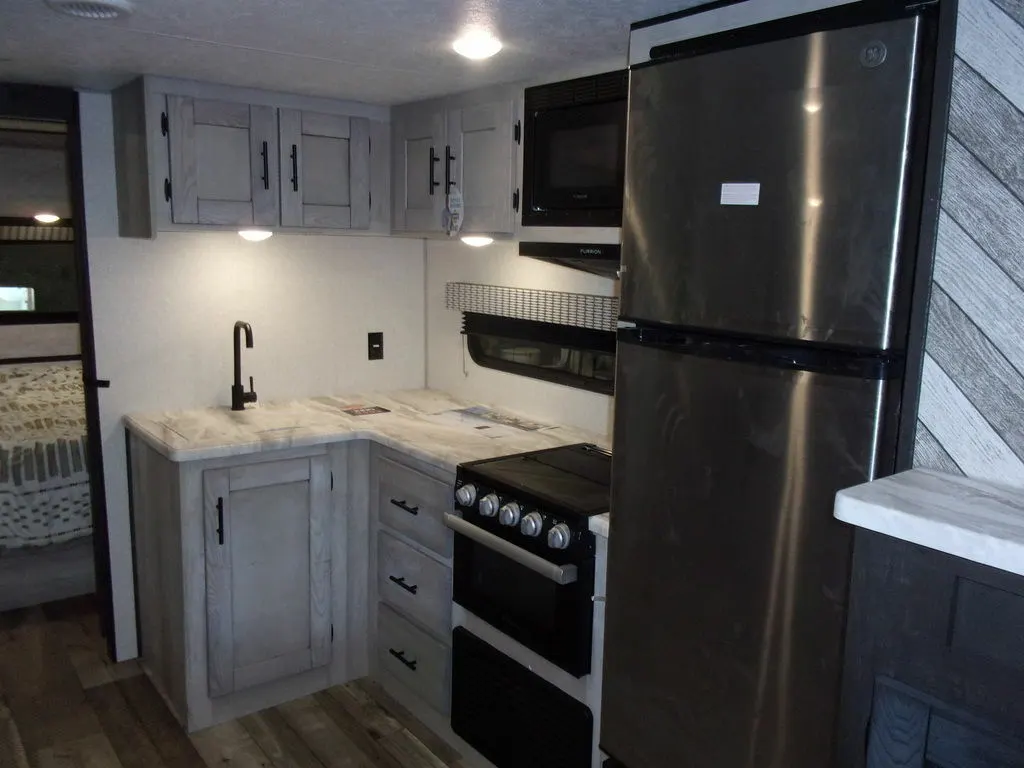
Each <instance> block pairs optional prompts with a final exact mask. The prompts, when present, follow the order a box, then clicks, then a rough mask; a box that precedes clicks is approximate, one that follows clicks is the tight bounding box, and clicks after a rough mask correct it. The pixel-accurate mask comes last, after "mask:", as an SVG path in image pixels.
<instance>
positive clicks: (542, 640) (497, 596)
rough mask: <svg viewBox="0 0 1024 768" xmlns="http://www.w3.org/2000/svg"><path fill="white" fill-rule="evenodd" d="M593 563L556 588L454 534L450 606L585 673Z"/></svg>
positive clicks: (576, 672) (568, 668)
mask: <svg viewBox="0 0 1024 768" xmlns="http://www.w3.org/2000/svg"><path fill="white" fill-rule="evenodd" d="M593 586H594V561H593V559H592V558H591V559H590V560H588V561H586V562H584V563H583V564H581V565H580V566H579V578H578V580H577V581H575V582H573V583H572V584H566V585H558V584H556V583H555V582H553V581H551V580H550V579H547V578H545V577H543V576H541V575H539V574H537V573H534V572H533V571H531V570H529V569H527V568H525V567H523V566H521V565H519V564H517V563H515V562H513V561H511V560H509V559H508V558H507V557H505V556H504V555H499V554H498V553H496V552H495V551H494V550H491V549H488V548H487V547H485V546H483V545H482V544H477V543H475V542H473V541H470V540H469V539H467V538H466V537H464V536H460V535H458V534H456V536H455V579H454V598H455V602H456V603H458V604H459V605H461V606H462V607H463V608H465V609H466V610H468V611H469V612H470V613H473V614H475V615H476V616H479V617H480V618H481V619H483V620H484V621H486V622H487V623H488V624H491V625H492V626H494V627H495V628H496V629H499V630H501V631H502V632H503V633H505V634H506V635H508V636H509V637H511V638H512V639H513V640H516V641H518V642H520V643H522V644H523V645H525V646H526V647H527V648H529V649H530V650H532V651H534V652H536V653H538V654H540V655H541V656H543V657H544V658H546V659H548V660H549V661H551V662H553V663H555V664H557V665H558V666H560V667H562V668H563V669H565V670H566V671H568V672H570V673H572V674H574V675H576V676H577V677H579V676H582V675H585V674H588V673H589V672H590V645H591V633H592V631H593V605H592V602H591V596H592V595H593V591H594V589H593Z"/></svg>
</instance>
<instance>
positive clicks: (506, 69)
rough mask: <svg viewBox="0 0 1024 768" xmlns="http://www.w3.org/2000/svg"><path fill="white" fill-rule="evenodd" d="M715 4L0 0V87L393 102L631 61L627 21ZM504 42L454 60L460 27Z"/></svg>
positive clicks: (684, 0)
mask: <svg viewBox="0 0 1024 768" xmlns="http://www.w3.org/2000/svg"><path fill="white" fill-rule="evenodd" d="M706 1H707V0H135V8H136V10H135V13H134V14H133V15H132V16H130V17H128V18H126V19H122V20H117V21H107V22H100V21H80V20H77V19H70V18H67V17H64V16H60V15H57V14H56V13H54V12H53V11H51V10H50V9H49V8H48V7H47V6H46V5H45V3H44V2H43V0H0V81H7V82H14V81H22V82H35V83H49V84H56V85H73V86H78V87H87V88H97V89H104V90H105V89H108V88H111V87H114V86H117V85H120V84H121V83H123V82H125V81H126V80H128V79H130V78H131V77H132V76H134V75H137V74H154V75H164V76H168V77H184V78H190V79H195V80H205V81H209V82H219V83H226V84H230V85H239V86H250V87H256V88H267V89H271V90H280V91H289V92H293V93H305V94H310V95H317V96H332V97H338V98H347V99H356V100H360V101H367V102H372V103H378V104H397V103H402V102H406V101H411V100H415V99H419V98H426V97H428V96H435V95H439V94H443V93H453V92H458V91H463V90H468V89H470V88H474V87H478V86H483V85H490V84H494V83H501V82H512V81H516V80H532V79H541V78H544V77H545V76H547V75H549V73H551V72H557V71H559V70H562V69H567V68H572V67H578V66H579V65H581V64H584V63H586V62H591V61H594V62H596V61H603V60H607V59H609V58H610V57H621V58H622V60H623V62H625V54H626V47H627V38H628V32H629V24H630V23H631V22H633V21H638V20H640V19H644V18H648V17H651V16H656V15H659V14H662V13H668V12H671V11H676V10H680V9H682V8H686V7H691V6H695V5H701V4H703V2H706ZM469 25H475V26H484V27H487V28H489V29H491V30H493V31H494V32H495V33H496V34H497V35H498V36H499V37H500V38H501V39H502V40H503V41H504V43H505V49H504V50H503V51H502V52H501V53H499V54H498V55H497V56H496V57H494V58H493V59H490V60H488V61H484V62H471V61H468V60H466V59H462V58H461V57H459V56H457V55H456V54H454V53H453V52H452V51H451V41H452V40H453V39H454V38H455V37H456V36H457V33H458V32H459V31H460V30H462V29H463V28H465V27H467V26H469Z"/></svg>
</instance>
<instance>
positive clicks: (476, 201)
mask: <svg viewBox="0 0 1024 768" xmlns="http://www.w3.org/2000/svg"><path fill="white" fill-rule="evenodd" d="M513 109H514V103H513V102H512V101H511V100H505V101H494V102H490V103H487V104H478V105H475V106H472V107H464V108H462V109H452V110H449V111H448V142H447V145H446V148H447V150H448V151H449V152H450V154H451V156H452V157H451V159H448V158H447V157H446V159H445V161H447V162H448V163H449V166H450V169H449V172H448V177H449V178H450V179H451V181H452V182H453V183H454V184H456V185H457V186H458V188H459V189H460V190H461V191H462V197H463V201H464V203H465V206H466V207H465V218H464V221H463V224H462V232H463V233H466V234H470V233H473V232H499V233H500V232H508V233H511V232H512V228H513V218H512V187H513V183H514V173H515V142H514V141H513V140H512V117H513ZM445 161H442V162H445ZM443 171H444V169H443V168H442V174H443Z"/></svg>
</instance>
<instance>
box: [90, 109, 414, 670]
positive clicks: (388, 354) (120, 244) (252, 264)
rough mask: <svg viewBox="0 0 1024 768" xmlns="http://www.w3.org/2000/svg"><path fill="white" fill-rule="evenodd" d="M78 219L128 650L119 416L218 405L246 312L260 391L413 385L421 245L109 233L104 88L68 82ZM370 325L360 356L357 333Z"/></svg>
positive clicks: (109, 141)
mask: <svg viewBox="0 0 1024 768" xmlns="http://www.w3.org/2000/svg"><path fill="white" fill-rule="evenodd" d="M81 104H82V108H81V122H82V154H83V164H84V175H85V197H86V201H85V204H86V225H87V228H88V247H89V265H90V273H91V274H90V277H91V287H92V301H93V313H94V317H95V329H94V330H95V337H96V355H97V368H98V374H99V376H100V377H101V378H105V379H110V381H111V388H110V389H108V390H100V423H101V431H102V439H103V461H104V465H105V471H106V490H107V512H108V517H109V528H110V551H111V559H112V562H111V570H112V581H113V592H114V614H115V625H116V633H117V650H118V656H119V658H131V657H132V656H134V655H135V653H136V636H135V615H134V595H133V589H132V566H131V541H130V532H129V523H128V491H127V480H126V468H125V465H126V462H125V447H124V446H125V443H124V431H123V425H122V421H121V419H122V417H123V415H124V414H126V413H131V412H137V411H146V410H163V409H181V408H194V407H206V406H213V405H225V404H227V403H229V402H230V392H229V387H230V384H231V378H232V355H231V330H232V325H233V323H234V321H235V320H246V321H248V322H250V323H251V324H252V328H253V336H254V341H255V347H254V349H252V350H243V360H242V373H243V375H244V376H249V375H251V376H253V377H254V379H255V384H256V391H257V392H258V393H259V396H260V399H261V400H263V401H267V400H281V399H291V398H299V397H306V396H311V395H323V394H330V393H343V392H357V391H360V390H380V389H402V388H416V387H422V386H423V385H424V383H425V374H424V370H425V360H424V356H425V340H424V329H423V315H424V296H423V283H424V256H423V243H422V241H418V240H402V239H397V238H376V237H333V236H318V237H305V236H300V235H290V236H282V235H276V236H275V237H273V238H271V239H270V240H268V241H266V242H264V243H257V244H253V243H246V242H244V241H243V240H241V238H239V237H238V236H237V235H235V234H234V233H215V234H214V233H203V234H197V233H162V234H160V236H159V237H158V238H157V239H156V240H155V241H143V240H127V239H120V238H118V236H117V206H116V201H115V197H114V159H113V152H114V149H113V133H112V130H113V125H112V116H111V103H110V96H109V94H97V93H85V94H82V101H81ZM368 331H383V332H384V348H385V355H384V360H382V361H378V362H372V363H371V362H368V361H367V359H366V334H367V332H368Z"/></svg>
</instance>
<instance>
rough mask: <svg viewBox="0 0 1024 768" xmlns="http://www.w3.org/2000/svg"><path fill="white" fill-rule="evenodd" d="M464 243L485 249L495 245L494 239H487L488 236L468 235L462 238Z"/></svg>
mask: <svg viewBox="0 0 1024 768" xmlns="http://www.w3.org/2000/svg"><path fill="white" fill-rule="evenodd" d="M462 242H464V243H465V244H466V245H471V246H473V247H474V248H483V247H484V246H485V245H490V244H491V243H493V242H494V238H493V237H487V235H466V236H465V237H463V238H462Z"/></svg>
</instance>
